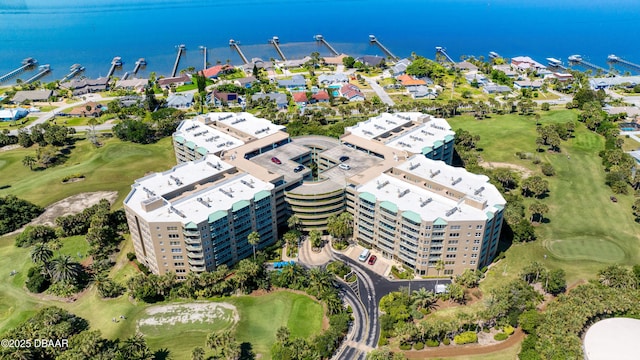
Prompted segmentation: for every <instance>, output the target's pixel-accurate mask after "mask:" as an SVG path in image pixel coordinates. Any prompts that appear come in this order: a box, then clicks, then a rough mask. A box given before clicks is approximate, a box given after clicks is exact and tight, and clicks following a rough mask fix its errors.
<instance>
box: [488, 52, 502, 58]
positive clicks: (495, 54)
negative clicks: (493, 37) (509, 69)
mask: <svg viewBox="0 0 640 360" xmlns="http://www.w3.org/2000/svg"><path fill="white" fill-rule="evenodd" d="M501 57H502V56H500V54H498V53H497V52H495V51H489V59H499V58H501Z"/></svg>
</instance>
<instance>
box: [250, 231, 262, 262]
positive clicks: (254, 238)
mask: <svg viewBox="0 0 640 360" xmlns="http://www.w3.org/2000/svg"><path fill="white" fill-rule="evenodd" d="M247 242H248V243H249V244H251V246H252V247H253V261H256V245H258V244H259V243H260V234H258V233H257V232H256V231H252V232H251V234H249V236H247Z"/></svg>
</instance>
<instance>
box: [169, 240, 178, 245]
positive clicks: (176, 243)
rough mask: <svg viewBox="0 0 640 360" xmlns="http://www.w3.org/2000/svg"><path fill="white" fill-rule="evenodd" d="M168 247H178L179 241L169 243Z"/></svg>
mask: <svg viewBox="0 0 640 360" xmlns="http://www.w3.org/2000/svg"><path fill="white" fill-rule="evenodd" d="M169 245H170V246H180V241H169Z"/></svg>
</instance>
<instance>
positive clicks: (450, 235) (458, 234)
mask: <svg viewBox="0 0 640 360" xmlns="http://www.w3.org/2000/svg"><path fill="white" fill-rule="evenodd" d="M459 236H460V233H449V237H459Z"/></svg>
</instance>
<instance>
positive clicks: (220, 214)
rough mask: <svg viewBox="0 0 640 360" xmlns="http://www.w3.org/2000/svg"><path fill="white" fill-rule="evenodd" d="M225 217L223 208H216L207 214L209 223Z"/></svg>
mask: <svg viewBox="0 0 640 360" xmlns="http://www.w3.org/2000/svg"><path fill="white" fill-rule="evenodd" d="M226 217H227V212H226V211H224V210H218V211H216V212H214V213H211V215H209V223H213V222H216V221H218V220H220V219H223V218H226Z"/></svg>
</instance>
